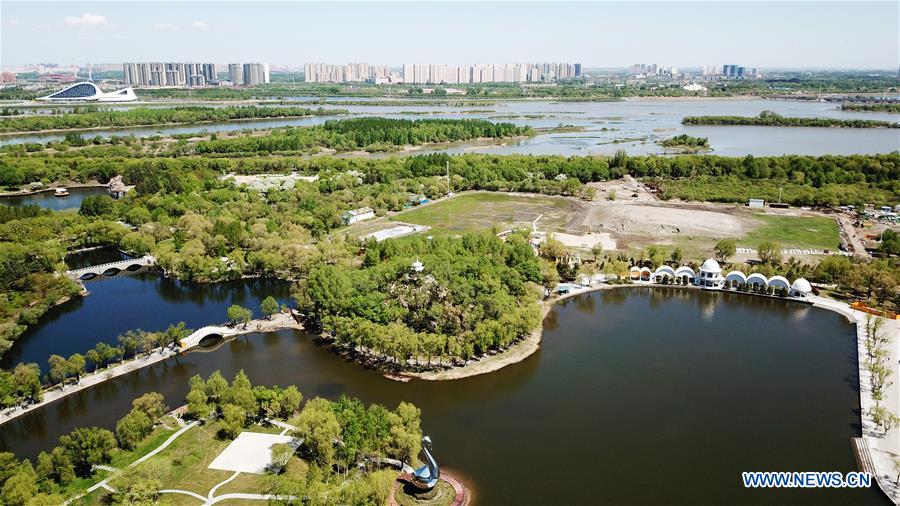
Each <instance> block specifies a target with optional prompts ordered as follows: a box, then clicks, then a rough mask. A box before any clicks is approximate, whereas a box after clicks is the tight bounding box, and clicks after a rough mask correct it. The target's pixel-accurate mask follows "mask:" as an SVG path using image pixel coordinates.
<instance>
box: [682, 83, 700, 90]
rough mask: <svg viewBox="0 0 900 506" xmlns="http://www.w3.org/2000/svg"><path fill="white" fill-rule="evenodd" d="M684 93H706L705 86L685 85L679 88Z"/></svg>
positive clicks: (696, 84)
mask: <svg viewBox="0 0 900 506" xmlns="http://www.w3.org/2000/svg"><path fill="white" fill-rule="evenodd" d="M681 89H683V90H684V91H691V92H698V91H706V86H703V85H702V84H698V83H691V84H686V85H684V86H682V87H681Z"/></svg>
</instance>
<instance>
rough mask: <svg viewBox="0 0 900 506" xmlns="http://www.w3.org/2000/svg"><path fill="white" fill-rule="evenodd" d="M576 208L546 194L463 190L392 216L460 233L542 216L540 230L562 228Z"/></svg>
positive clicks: (434, 229) (435, 229)
mask: <svg viewBox="0 0 900 506" xmlns="http://www.w3.org/2000/svg"><path fill="white" fill-rule="evenodd" d="M576 211H577V208H575V206H574V205H573V204H572V203H571V202H569V200H567V199H565V198H563V197H554V196H549V195H534V196H520V195H510V194H508V193H492V192H478V193H465V194H462V195H458V196H455V197H452V198H450V199H447V200H444V201H441V202H437V203H434V204H430V205H427V206H424V207H420V208H415V209H411V210H409V211H405V212H402V213H398V214H396V215H394V216H393V217H392V218H391V219H392V220H393V221H402V222H406V223H413V224H416V225H428V226H430V227H431V230H429V232H428V233H429V234H432V235H444V234H463V233H467V232H479V231H485V230H490V229H491V228H492V227H497V228H498V229H500V230H504V229H508V228H510V227H511V226H513V224H514V223H516V222H518V224H519V225H520V226H524V225H526V223H524V222H528V223H527V225H529V226H530V222H531V221H533V220H534V219H536V218H537V217H538V215H543V217H542V218H541V219H540V221H539V222H538V226H539V228H541V229H545V228H548V227H557V228H558V227H562V226H563V225H565V223H566V222H567V221H568V220H569V219H570V218H571V217H572V216H573V215H574V213H575V212H576Z"/></svg>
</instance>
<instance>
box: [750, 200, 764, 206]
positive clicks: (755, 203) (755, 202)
mask: <svg viewBox="0 0 900 506" xmlns="http://www.w3.org/2000/svg"><path fill="white" fill-rule="evenodd" d="M747 205H748V206H750V207H766V201H765V200H763V199H750V201H749V202H747Z"/></svg>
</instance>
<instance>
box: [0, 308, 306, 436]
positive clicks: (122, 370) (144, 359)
mask: <svg viewBox="0 0 900 506" xmlns="http://www.w3.org/2000/svg"><path fill="white" fill-rule="evenodd" d="M232 328H233V330H234V333H232V334H229V335H228V336H227V337H226V338H224V339H223V342H224V341H227V340H229V339H231V338H233V337H237V336H240V335H245V334H253V333H256V332H275V331H279V330H287V329H292V330H303V325H302V324H300V323H298V322H297V321H296V320H294V318H293V317H292V316H291V314H290V313H276V314H275V315H273V316H272V319H266V318H262V319H257V320H250V321H249V322H247V324H246V325H236V326H234V327H232ZM195 348H196V347H192V348H189V349H187V350H180V349H176V348H173V347H172V346H171V345H167V346H163V347H160V348H154V349H152V350H150V351H149V352H147V354H142V356H140V357H134V358H131V359H129V360H126V361H124V362H121V363H119V364H117V365H115V366H112V367H108V368H106V369H103V370H99V371H93V372H91V373H90V374H84V375H82V376H81V378H80V379H79V381H78V383H74V384H68V385H54V386H51V387H49V388H46V389H44V390H43V391H42V392H43V399H42V400H41V401H40V402H35V403H32V404H28V405H25V406H22V405H21V404H20V405H17V406H15V407H13V408H7V409H5V410H3V412H2V413H0V425H3V424H5V423H7V422H9V421H12V420H14V419H16V418H18V417H20V416H22V415H24V414H26V413H29V412H31V411H34V410H36V409H39V408H42V407H45V406H47V405H49V404H52V403H54V402H56V401H58V400H60V399H63V398H65V397H67V396H69V395H72V394H74V393H77V392H80V391H82V390H86V389H88V388H91V387H93V386H95V385H98V384H100V383H103V382H105V381H108V380H111V379H113V378H117V377H119V376H123V375H125V374H129V373H131V372H134V371H138V370H140V369H143V368H145V367H148V366H151V365H154V364H157V363H159V362H163V361H165V360H166V359H168V358H172V357H177V356H179V355H182V354H184V353H187V352H190V351H192V350H194V349H195ZM198 351H199V350H198Z"/></svg>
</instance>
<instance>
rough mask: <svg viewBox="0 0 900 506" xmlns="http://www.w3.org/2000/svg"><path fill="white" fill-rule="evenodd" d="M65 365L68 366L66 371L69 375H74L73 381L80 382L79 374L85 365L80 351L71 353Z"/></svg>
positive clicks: (80, 374) (81, 373)
mask: <svg viewBox="0 0 900 506" xmlns="http://www.w3.org/2000/svg"><path fill="white" fill-rule="evenodd" d="M67 366H68V367H67V368H68V373H69V374H70V375H74V376H75V383H78V382H80V381H81V376H82V375H83V374H84V366H85V360H84V356H83V355H81V354H80V353H75V354H73V355H72V356H71V357H69V360H68V361H67Z"/></svg>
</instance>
